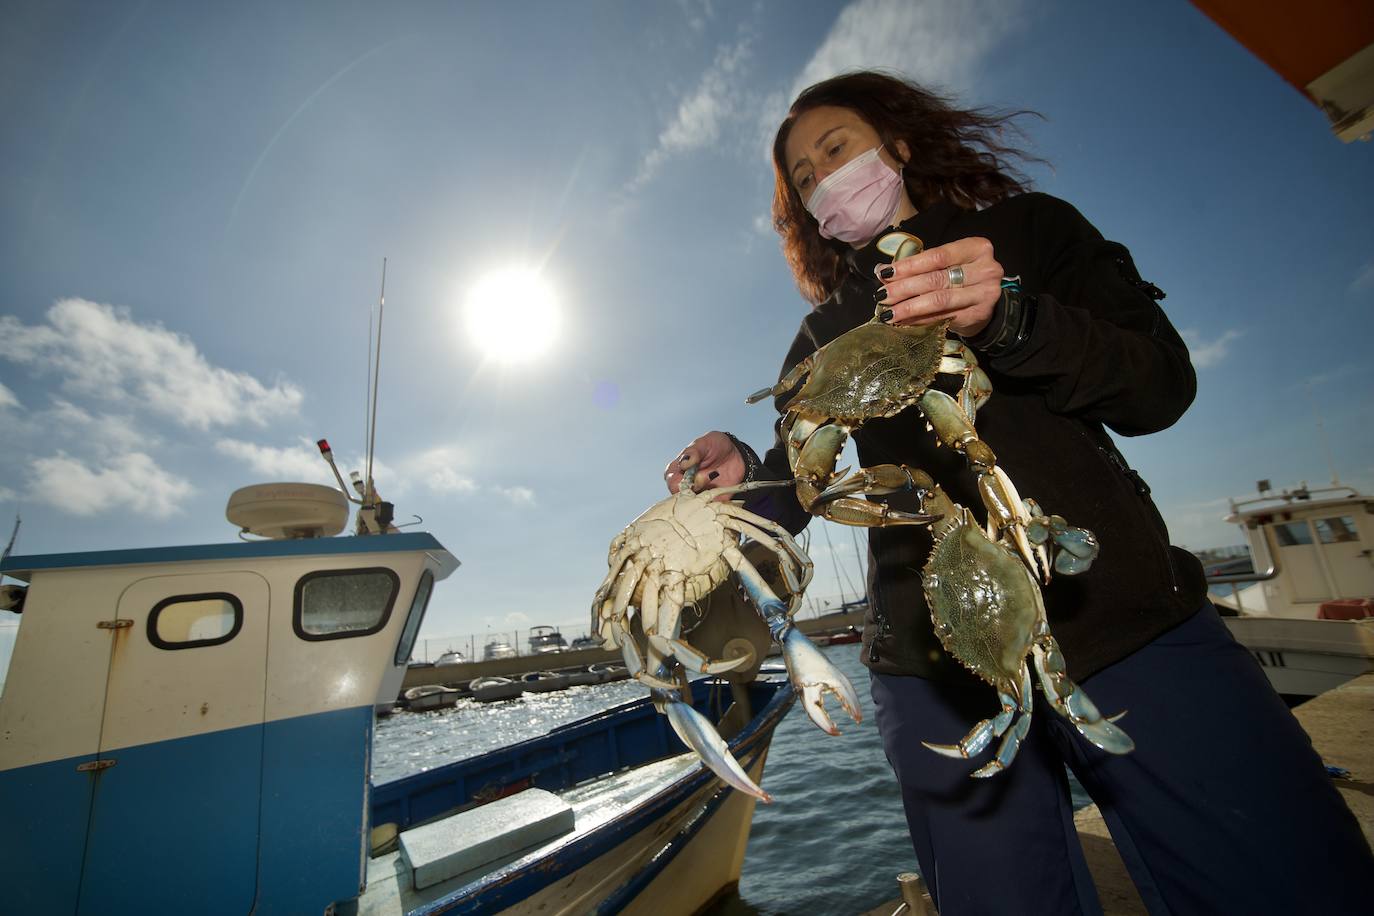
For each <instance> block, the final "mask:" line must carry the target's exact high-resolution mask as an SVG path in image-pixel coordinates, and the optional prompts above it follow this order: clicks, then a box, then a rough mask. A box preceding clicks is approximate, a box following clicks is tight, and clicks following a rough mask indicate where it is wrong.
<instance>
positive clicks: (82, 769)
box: [76, 757, 115, 773]
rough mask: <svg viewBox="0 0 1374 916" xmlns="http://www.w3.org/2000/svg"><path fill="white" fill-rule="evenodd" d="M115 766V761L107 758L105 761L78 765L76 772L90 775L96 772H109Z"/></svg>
mask: <svg viewBox="0 0 1374 916" xmlns="http://www.w3.org/2000/svg"><path fill="white" fill-rule="evenodd" d="M114 765H115V761H114V759H113V758H110V757H106V758H105V759H104V760H91V761H88V762H86V763H78V764H77V765H76V771H77V772H78V773H90V772H92V771H95V770H108V769H109V768H110V767H112V766H114Z"/></svg>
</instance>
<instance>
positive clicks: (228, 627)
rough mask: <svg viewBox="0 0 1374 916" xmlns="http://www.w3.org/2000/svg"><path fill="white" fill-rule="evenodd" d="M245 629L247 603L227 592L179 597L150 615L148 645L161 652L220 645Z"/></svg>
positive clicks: (162, 605) (159, 603)
mask: <svg viewBox="0 0 1374 916" xmlns="http://www.w3.org/2000/svg"><path fill="white" fill-rule="evenodd" d="M242 628H243V603H242V602H241V601H239V599H238V598H235V597H234V596H233V595H230V594H228V593H225V592H214V593H213V594H205V595H177V596H175V597H172V598H167V599H164V600H162V601H159V602H158V603H157V605H156V606H154V607H153V610H152V612H151V613H150V614H149V615H148V642H150V643H152V644H153V645H155V646H157V647H158V648H159V649H194V648H196V647H197V646H218V645H219V644H220V643H226V642H228V641H229V640H231V639H233V638H234V637H235V636H236V635H238V632H239V630H240V629H242Z"/></svg>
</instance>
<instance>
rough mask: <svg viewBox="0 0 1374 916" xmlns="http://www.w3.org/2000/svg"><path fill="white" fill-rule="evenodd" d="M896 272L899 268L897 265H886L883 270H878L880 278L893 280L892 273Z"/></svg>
mask: <svg viewBox="0 0 1374 916" xmlns="http://www.w3.org/2000/svg"><path fill="white" fill-rule="evenodd" d="M896 272H897V269H896V268H895V267H891V266H888V267H884V268H883V269H882V270H880V271H878V277H879V279H882V280H891V279H892V275H893V274H895V273H896Z"/></svg>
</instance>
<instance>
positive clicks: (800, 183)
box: [797, 172, 815, 191]
mask: <svg viewBox="0 0 1374 916" xmlns="http://www.w3.org/2000/svg"><path fill="white" fill-rule="evenodd" d="M814 177H815V175H813V174H812V173H810V172H808V173H806V174H805V175H803V176H802V177H801V178H798V179H797V190H798V191H804V190H806V189H807V188H808V187H810V186H811V179H812V178H814Z"/></svg>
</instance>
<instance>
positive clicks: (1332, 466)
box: [1304, 379, 1341, 487]
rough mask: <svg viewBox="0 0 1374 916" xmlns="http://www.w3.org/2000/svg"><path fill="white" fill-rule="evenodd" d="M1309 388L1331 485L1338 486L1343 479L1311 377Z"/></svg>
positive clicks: (1307, 387) (1308, 395)
mask: <svg viewBox="0 0 1374 916" xmlns="http://www.w3.org/2000/svg"><path fill="white" fill-rule="evenodd" d="M1304 387H1305V388H1306V389H1307V397H1308V399H1309V400H1310V401H1311V402H1312V415H1313V416H1314V417H1315V418H1316V420H1317V438H1318V439H1320V440H1321V444H1322V452H1324V453H1325V454H1326V469H1327V470H1328V471H1330V472H1331V485H1332V486H1333V487H1338V486H1340V485H1341V479H1340V478H1339V477H1338V476H1336V462H1335V461H1334V460H1332V458H1331V443H1330V442H1328V441H1327V440H1326V424H1325V423H1323V422H1322V412H1321V407H1320V406H1318V404H1317V397H1316V395H1314V394H1313V393H1312V382H1311V380H1310V379H1309V380H1308V381H1307V382H1305V383H1304Z"/></svg>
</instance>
